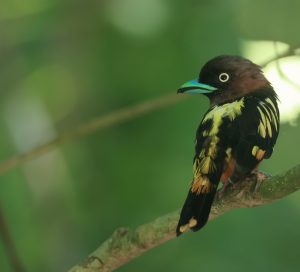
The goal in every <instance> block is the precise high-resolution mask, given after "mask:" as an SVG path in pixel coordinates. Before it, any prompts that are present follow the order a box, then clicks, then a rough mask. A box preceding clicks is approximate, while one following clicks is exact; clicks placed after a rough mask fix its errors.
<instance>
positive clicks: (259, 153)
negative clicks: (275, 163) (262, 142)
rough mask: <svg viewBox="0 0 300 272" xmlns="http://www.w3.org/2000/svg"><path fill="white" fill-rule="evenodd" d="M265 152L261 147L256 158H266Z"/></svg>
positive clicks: (259, 159)
mask: <svg viewBox="0 0 300 272" xmlns="http://www.w3.org/2000/svg"><path fill="white" fill-rule="evenodd" d="M265 154H266V151H265V150H262V149H259V150H258V151H257V153H256V159H257V160H258V161H261V160H262V159H263V158H264V156H265Z"/></svg>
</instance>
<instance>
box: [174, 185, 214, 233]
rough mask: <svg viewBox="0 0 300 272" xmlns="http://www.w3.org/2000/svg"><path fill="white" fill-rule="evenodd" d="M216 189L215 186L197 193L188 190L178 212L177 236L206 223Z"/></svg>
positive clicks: (199, 227) (197, 228)
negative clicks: (204, 191) (205, 191)
mask: <svg viewBox="0 0 300 272" xmlns="http://www.w3.org/2000/svg"><path fill="white" fill-rule="evenodd" d="M216 191H217V186H215V187H214V188H212V189H211V190H210V191H209V192H207V193H200V194H199V193H196V192H192V190H190V191H189V193H188V196H187V198H186V200H185V203H184V205H183V208H182V210H181V213H180V219H179V222H178V225H177V228H176V234H177V236H179V235H180V234H182V233H183V232H185V231H187V230H189V229H191V230H193V231H197V230H199V229H201V228H202V227H203V226H204V225H205V224H206V222H207V220H208V216H209V213H210V209H211V206H212V203H213V201H214V198H215V195H216Z"/></svg>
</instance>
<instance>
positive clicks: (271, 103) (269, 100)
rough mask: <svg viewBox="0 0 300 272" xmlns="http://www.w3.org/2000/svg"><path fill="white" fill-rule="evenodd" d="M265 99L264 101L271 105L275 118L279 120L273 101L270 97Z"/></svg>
mask: <svg viewBox="0 0 300 272" xmlns="http://www.w3.org/2000/svg"><path fill="white" fill-rule="evenodd" d="M265 101H266V102H267V103H268V104H269V105H271V107H272V108H273V110H274V113H275V116H276V119H277V121H279V116H278V114H277V110H276V107H275V105H274V103H273V101H272V100H271V99H270V98H267V99H266V100H265Z"/></svg>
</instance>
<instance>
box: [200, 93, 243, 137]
mask: <svg viewBox="0 0 300 272" xmlns="http://www.w3.org/2000/svg"><path fill="white" fill-rule="evenodd" d="M243 107H244V98H242V99H240V100H237V101H234V102H231V103H226V104H223V105H221V106H215V107H213V108H212V110H211V111H210V112H208V113H207V114H206V116H205V117H204V119H203V123H205V122H206V121H208V120H212V127H211V129H210V131H209V132H208V135H207V136H213V135H216V134H217V133H218V132H219V128H220V125H221V124H222V118H224V117H228V118H229V119H230V120H231V121H233V120H234V119H235V118H236V117H237V116H239V115H241V113H242V108H243Z"/></svg>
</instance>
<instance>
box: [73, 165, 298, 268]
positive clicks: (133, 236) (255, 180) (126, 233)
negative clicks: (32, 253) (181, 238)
mask: <svg viewBox="0 0 300 272" xmlns="http://www.w3.org/2000/svg"><path fill="white" fill-rule="evenodd" d="M298 189H300V165H298V166H296V167H294V168H292V169H290V170H289V171H287V172H286V173H284V174H282V175H278V176H276V177H272V178H267V177H266V176H265V175H264V174H263V173H261V172H258V173H257V174H256V175H253V176H252V177H250V178H248V179H247V180H245V181H243V182H241V183H240V184H238V185H237V186H236V187H235V188H233V189H232V190H231V191H229V192H228V193H227V194H225V196H223V197H221V198H217V199H216V201H215V202H214V204H213V207H212V211H211V215H210V218H209V220H213V219H215V218H216V217H218V216H220V215H223V214H224V213H226V212H227V211H229V210H232V209H235V208H250V207H256V206H259V205H264V204H267V203H270V202H272V201H274V200H276V199H280V198H283V197H285V196H288V195H289V194H291V193H293V192H295V191H297V190H298ZM178 218H179V211H175V212H172V213H169V214H167V215H164V216H162V217H159V218H157V219H155V220H154V221H152V222H150V223H147V224H144V225H141V226H139V227H137V228H136V229H135V230H130V229H127V228H121V229H118V230H116V231H115V232H114V233H113V235H112V236H111V237H110V238H109V239H107V240H106V241H105V242H104V243H102V244H101V245H100V246H99V247H98V248H97V249H96V250H95V251H94V252H93V253H92V254H91V255H90V256H88V258H87V259H86V261H85V262H84V263H83V264H80V265H76V266H74V267H73V268H71V269H70V270H69V272H109V271H113V270H115V269H117V268H118V267H120V266H122V265H124V264H126V263H128V262H130V261H132V260H133V259H135V258H136V257H138V256H139V255H141V254H143V253H144V252H145V251H148V250H149V249H151V248H153V247H156V246H158V245H160V244H162V243H165V242H166V241H168V240H170V239H172V238H175V228H176V224H177V222H178ZM194 235H196V234H194Z"/></svg>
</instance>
